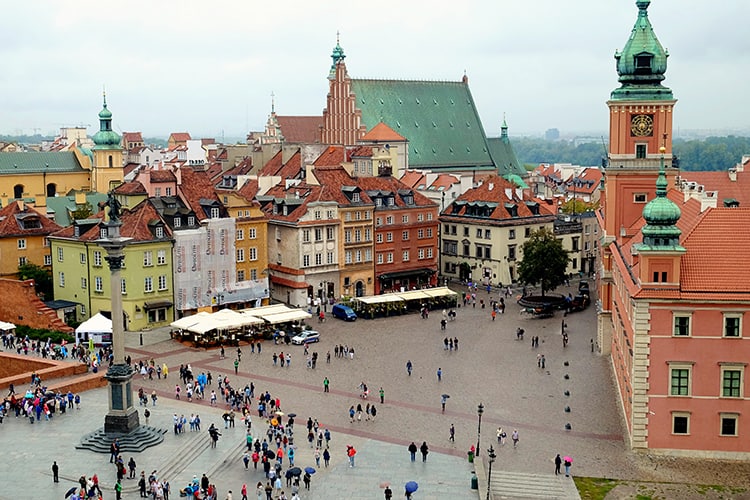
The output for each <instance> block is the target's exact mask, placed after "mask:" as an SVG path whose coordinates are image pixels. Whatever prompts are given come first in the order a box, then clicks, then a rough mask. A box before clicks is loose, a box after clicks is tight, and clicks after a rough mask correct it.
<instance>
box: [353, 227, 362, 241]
mask: <svg viewBox="0 0 750 500" xmlns="http://www.w3.org/2000/svg"><path fill="white" fill-rule="evenodd" d="M361 241H362V230H361V229H355V230H354V242H355V243H360V242H361Z"/></svg>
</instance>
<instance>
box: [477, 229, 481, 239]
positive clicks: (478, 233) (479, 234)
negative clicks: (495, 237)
mask: <svg viewBox="0 0 750 500" xmlns="http://www.w3.org/2000/svg"><path fill="white" fill-rule="evenodd" d="M481 237H482V229H481V228H477V238H481Z"/></svg>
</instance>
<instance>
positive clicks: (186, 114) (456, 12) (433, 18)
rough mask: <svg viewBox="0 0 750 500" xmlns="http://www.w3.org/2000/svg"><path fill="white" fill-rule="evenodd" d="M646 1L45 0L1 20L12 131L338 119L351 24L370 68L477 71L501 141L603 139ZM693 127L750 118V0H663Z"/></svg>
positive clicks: (418, 75) (0, 121) (476, 88)
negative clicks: (329, 103)
mask: <svg viewBox="0 0 750 500" xmlns="http://www.w3.org/2000/svg"><path fill="white" fill-rule="evenodd" d="M636 17H637V8H636V6H635V0H575V1H562V0H518V1H511V0H463V1H458V2H447V1H437V2H436V1H434V0H433V1H422V0H398V1H396V0H381V1H377V2H358V1H348V2H343V1H338V2H333V1H328V0H319V1H317V2H316V1H310V0H304V1H303V0H275V1H272V2H259V1H254V0H244V1H239V0H238V1H222V2H205V1H202V2H201V1H193V0H183V1H179V2H178V1H174V2H172V1H166V0H160V1H156V2H154V1H149V0H144V1H141V0H128V1H125V2H102V1H90V0H78V1H56V2H52V1H38V2H9V3H8V4H7V5H5V6H4V7H3V10H2V16H1V18H2V19H1V20H0V60H1V61H2V69H0V133H19V132H23V133H28V134H31V133H33V132H34V131H35V130H34V129H37V131H39V132H41V133H45V134H46V133H54V132H55V131H57V129H59V127H60V126H62V125H81V124H83V125H90V126H89V127H88V128H89V131H90V132H94V131H95V130H96V129H97V128H98V123H97V113H98V112H99V110H100V109H101V93H102V86H103V85H104V86H106V91H107V100H108V104H109V109H110V110H111V111H112V113H113V126H114V128H115V130H117V131H118V132H122V131H138V130H140V131H142V132H143V133H144V134H145V135H147V136H157V135H158V136H166V135H168V134H169V133H170V132H173V131H189V132H190V133H191V134H192V135H193V136H194V137H201V136H202V137H216V138H217V139H221V138H222V134H224V136H225V137H226V138H230V137H234V138H236V137H240V136H244V135H245V133H246V132H247V131H248V129H249V130H261V129H262V128H263V126H264V124H265V121H266V118H267V116H268V114H269V112H270V108H271V97H270V95H271V93H272V92H273V93H274V94H275V96H276V98H275V100H276V111H277V113H278V114H282V115H320V114H321V112H322V109H323V107H324V106H325V98H326V93H327V91H328V81H327V79H326V77H327V75H328V70H329V67H330V64H331V59H330V54H331V50H332V49H333V47H334V46H335V44H336V32H337V31H340V32H341V35H340V36H341V46H342V47H343V49H344V52H345V54H346V56H347V58H346V64H347V68H348V71H349V75H350V76H351V77H352V78H383V79H406V80H451V81H457V80H460V78H461V76H462V75H463V73H464V71H466V74H467V75H468V77H469V85H470V88H471V91H472V94H473V96H474V100H475V103H476V106H477V109H478V111H479V114H480V116H481V118H482V122H483V124H484V127H485V131H486V132H487V134H488V135H489V136H496V135H498V134H499V129H500V124H501V122H502V119H503V113H506V116H507V121H508V124H509V126H510V133H511V135H520V134H534V133H539V134H541V133H542V132H543V131H544V130H546V129H548V128H552V127H556V128H558V129H559V130H560V132H561V133H563V134H569V133H574V132H579V133H591V134H601V133H606V129H607V120H608V114H607V108H606V105H605V102H606V100H607V99H608V97H609V93H610V92H611V91H612V90H613V89H614V88H616V87H617V86H618V84H617V73H616V71H615V61H614V58H613V54H614V52H615V50H616V49H622V48H623V47H624V45H625V43H626V41H627V39H628V36H629V34H630V31H631V29H632V27H633V24H634V23H635V20H636ZM649 18H650V19H651V22H652V24H653V26H654V29H655V31H656V34H657V36H658V37H659V40H660V41H661V43H662V45H664V46H665V47H666V48H667V49H668V50H669V53H670V58H669V62H668V70H667V79H666V81H665V85H667V86H669V87H671V88H672V90H673V91H674V94H675V97H676V98H677V99H678V100H679V102H678V104H677V107H676V111H675V130H676V131H679V130H687V129H703V130H715V131H717V132H718V131H727V130H731V129H734V130H750V123H749V122H750V120H749V119H748V117H750V92H747V86H748V81H749V80H750V78H749V77H748V71H750V37H748V36H747V30H746V29H745V27H744V26H743V23H747V20H748V19H750V1H748V0H721V1H718V2H706V1H705V0H653V1H652V3H651V7H650V8H649Z"/></svg>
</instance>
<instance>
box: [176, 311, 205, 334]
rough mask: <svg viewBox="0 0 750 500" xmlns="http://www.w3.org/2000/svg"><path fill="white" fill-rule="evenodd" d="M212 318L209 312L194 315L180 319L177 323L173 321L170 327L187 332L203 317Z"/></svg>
mask: <svg viewBox="0 0 750 500" xmlns="http://www.w3.org/2000/svg"><path fill="white" fill-rule="evenodd" d="M205 316H210V314H209V313H207V312H199V313H198V314H193V315H192V316H185V317H184V318H180V319H178V320H176V321H173V322H172V323H171V324H170V325H169V326H171V327H172V328H177V329H179V330H185V329H187V327H189V326H193V325H194V324H196V323H198V322H199V321H200V320H201V318H202V317H205Z"/></svg>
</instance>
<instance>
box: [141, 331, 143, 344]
mask: <svg viewBox="0 0 750 500" xmlns="http://www.w3.org/2000/svg"><path fill="white" fill-rule="evenodd" d="M141 345H143V334H142V333H141Z"/></svg>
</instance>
